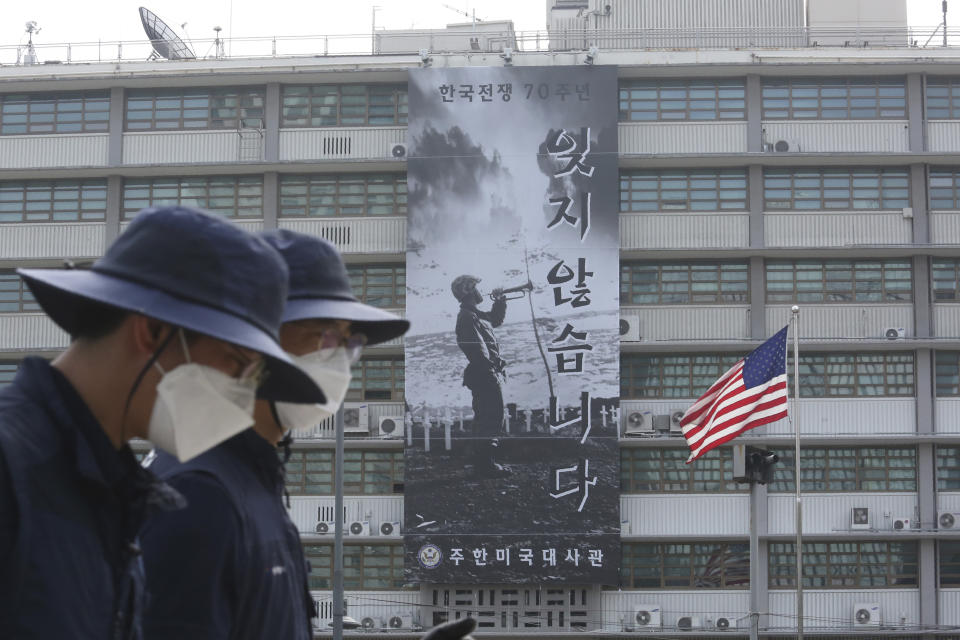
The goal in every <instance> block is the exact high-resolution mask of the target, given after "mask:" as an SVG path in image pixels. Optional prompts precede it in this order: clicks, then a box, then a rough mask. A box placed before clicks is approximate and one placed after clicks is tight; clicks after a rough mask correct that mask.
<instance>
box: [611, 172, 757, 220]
mask: <svg viewBox="0 0 960 640" xmlns="http://www.w3.org/2000/svg"><path fill="white" fill-rule="evenodd" d="M711 194H713V196H714V197H712V198H707V197H703V196H704V195H711ZM698 195H699V196H701V197H697V196H698ZM749 210H750V178H749V174H748V172H747V170H746V169H745V168H737V167H731V168H710V167H707V168H691V169H683V168H677V169H632V170H622V171H620V212H621V213H648V214H657V213H665V214H672V213H727V212H738V213H746V212H748V211H749Z"/></svg>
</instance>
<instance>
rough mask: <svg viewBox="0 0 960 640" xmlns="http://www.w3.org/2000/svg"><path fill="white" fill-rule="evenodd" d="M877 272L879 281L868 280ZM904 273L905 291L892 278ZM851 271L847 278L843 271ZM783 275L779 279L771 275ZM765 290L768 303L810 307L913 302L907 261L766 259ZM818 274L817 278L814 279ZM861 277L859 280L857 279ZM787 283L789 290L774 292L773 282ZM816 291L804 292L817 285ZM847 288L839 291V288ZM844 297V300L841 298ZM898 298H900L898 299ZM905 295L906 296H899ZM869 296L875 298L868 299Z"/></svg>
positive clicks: (911, 276) (910, 273) (911, 283)
mask: <svg viewBox="0 0 960 640" xmlns="http://www.w3.org/2000/svg"><path fill="white" fill-rule="evenodd" d="M877 270H879V271H880V275H879V278H873V279H871V278H870V277H869V276H870V273H871V272H874V271H877ZM904 270H906V271H907V272H908V273H909V277H908V278H907V280H906V282H907V284H908V288H907V289H902V288H899V289H898V288H897V287H896V286H895V284H896V283H902V282H904V279H903V278H895V275H896V274H897V273H898V272H901V271H904ZM847 271H849V272H850V277H849V279H847V278H844V277H843V274H844V272H847ZM775 274H780V275H784V277H782V278H775V277H771V276H772V275H775ZM785 274H789V275H790V276H791V278H790V279H789V280H788V279H787V277H786V275H785ZM764 275H765V278H764V291H765V299H766V302H767V304H794V303H798V302H801V303H803V302H806V303H813V304H889V303H896V302H913V264H912V262H910V260H897V259H893V258H891V259H882V260H814V259H796V260H789V259H787V260H767V261H766V262H765V264H764ZM817 275H819V278H817V277H814V276H817ZM858 275H860V276H861V277H860V278H858V277H857V276H858ZM788 282H789V283H790V284H791V285H792V286H791V288H790V290H789V291H788V290H787V289H782V290H778V289H774V288H772V287H771V284H772V283H778V284H784V283H788ZM818 282H819V284H820V288H819V289H818V290H813V289H807V288H806V287H807V286H808V285H811V284H815V283H818ZM841 284H843V285H848V286H847V287H846V288H844V289H841V288H840V285H841ZM844 295H846V296H847V297H842V296H844ZM898 296H901V297H898ZM902 296H906V297H902ZM871 297H873V298H876V299H870V298H871Z"/></svg>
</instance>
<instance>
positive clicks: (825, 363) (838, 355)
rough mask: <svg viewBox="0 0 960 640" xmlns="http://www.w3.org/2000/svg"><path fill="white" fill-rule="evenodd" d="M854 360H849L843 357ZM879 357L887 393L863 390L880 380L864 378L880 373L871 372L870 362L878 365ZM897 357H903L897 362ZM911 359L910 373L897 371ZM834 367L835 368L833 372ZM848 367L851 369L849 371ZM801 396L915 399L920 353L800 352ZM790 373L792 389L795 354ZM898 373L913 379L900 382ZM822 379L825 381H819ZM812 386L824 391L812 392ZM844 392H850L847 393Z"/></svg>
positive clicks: (789, 363)
mask: <svg viewBox="0 0 960 640" xmlns="http://www.w3.org/2000/svg"><path fill="white" fill-rule="evenodd" d="M842 358H846V359H850V360H849V361H844V360H841V359H842ZM876 358H879V359H880V360H881V363H880V364H882V366H883V370H882V372H881V373H880V374H879V375H881V376H882V378H883V383H882V386H883V387H884V393H880V394H872V393H863V392H861V387H865V388H868V387H874V386H878V383H869V384H868V383H866V382H861V380H864V381H866V380H869V377H870V376H876V375H878V373H877V372H874V371H870V370H869V368H870V365H875V364H877V363H876V362H871V361H870V360H871V359H876ZM896 358H903V360H902V361H901V362H897V361H896ZM908 361H909V365H910V372H909V373H900V372H897V371H895V370H892V371H889V370H888V366H889V368H891V369H895V368H896V366H897V365H902V364H907V363H908ZM814 365H815V366H817V367H819V368H820V369H821V371H816V370H815V369H813V368H812V367H813V366H814ZM831 369H832V371H831ZM844 369H849V370H847V371H845V370H844ZM799 370H800V397H801V398H914V397H916V392H917V391H916V353H915V352H913V351H863V352H857V353H853V352H833V351H830V352H825V353H805V354H804V353H801V354H800V366H799ZM787 374H788V376H789V378H790V380H789V384H790V385H791V387H790V388H793V387H792V385H793V384H794V382H793V355H792V354H788V356H787ZM897 375H907V376H909V382H908V383H906V384H900V383H897V382H896V381H891V377H895V376H897ZM829 376H835V377H836V381H835V382H831V381H830V378H829ZM845 378H848V379H849V381H846V382H845V381H844V379H845ZM818 379H821V380H822V382H820V383H817V380H818ZM890 387H909V388H910V390H909V391H901V392H896V393H891V392H890V391H889V388H890ZM811 389H817V390H820V391H821V392H820V393H811ZM844 391H849V393H845V392H844Z"/></svg>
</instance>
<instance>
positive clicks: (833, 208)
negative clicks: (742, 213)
mask: <svg viewBox="0 0 960 640" xmlns="http://www.w3.org/2000/svg"><path fill="white" fill-rule="evenodd" d="M870 181H875V183H871V182H870ZM844 182H845V183H846V184H842V183H844ZM910 197H911V187H910V171H909V170H908V169H906V168H904V167H802V168H795V169H790V168H779V167H776V168H774V167H767V168H765V169H764V170H763V210H764V211H765V212H766V213H809V212H820V213H822V212H836V213H843V212H847V213H849V212H862V211H876V212H881V211H900V212H902V211H903V209H904V208H905V207H909V206H911V200H910Z"/></svg>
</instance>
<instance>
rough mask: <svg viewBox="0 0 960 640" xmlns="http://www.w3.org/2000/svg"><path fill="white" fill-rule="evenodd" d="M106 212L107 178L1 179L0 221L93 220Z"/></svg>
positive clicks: (100, 218)
mask: <svg viewBox="0 0 960 640" xmlns="http://www.w3.org/2000/svg"><path fill="white" fill-rule="evenodd" d="M106 214H107V181H106V180H56V181H29V182H0V222H91V221H96V220H104V219H105V218H106Z"/></svg>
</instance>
